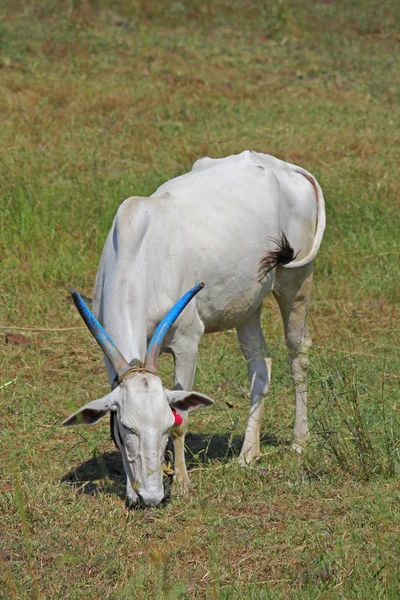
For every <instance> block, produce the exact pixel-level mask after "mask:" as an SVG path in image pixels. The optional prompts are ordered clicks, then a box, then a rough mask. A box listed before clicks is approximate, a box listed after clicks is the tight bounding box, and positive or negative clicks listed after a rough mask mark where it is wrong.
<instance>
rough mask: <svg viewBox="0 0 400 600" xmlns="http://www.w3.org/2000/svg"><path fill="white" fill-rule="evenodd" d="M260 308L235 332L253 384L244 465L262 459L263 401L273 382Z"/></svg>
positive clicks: (241, 461) (242, 451)
mask: <svg viewBox="0 0 400 600" xmlns="http://www.w3.org/2000/svg"><path fill="white" fill-rule="evenodd" d="M260 315H261V306H260V307H259V308H258V309H257V311H256V312H255V313H254V314H253V315H252V316H251V317H250V318H249V319H247V321H246V322H245V323H242V325H240V326H239V327H237V328H236V331H237V336H238V340H239V344H240V349H241V351H242V352H243V355H244V357H245V359H246V361H247V369H248V374H249V380H250V413H249V420H248V422H247V427H246V432H245V436H244V442H243V446H242V450H241V452H240V456H239V462H240V463H241V464H242V465H245V464H247V463H249V462H251V461H252V460H254V459H255V458H257V457H258V456H259V455H260V428H261V419H262V416H263V411H264V398H265V395H266V393H267V391H268V387H269V383H270V380H271V359H270V358H269V351H268V347H267V344H266V343H265V339H264V335H263V332H262V329H261V320H260Z"/></svg>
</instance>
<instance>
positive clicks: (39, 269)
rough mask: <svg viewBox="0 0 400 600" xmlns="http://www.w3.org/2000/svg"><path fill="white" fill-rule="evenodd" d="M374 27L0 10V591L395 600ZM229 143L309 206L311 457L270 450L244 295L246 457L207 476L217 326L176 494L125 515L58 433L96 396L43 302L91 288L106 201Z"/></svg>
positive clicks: (88, 452)
mask: <svg viewBox="0 0 400 600" xmlns="http://www.w3.org/2000/svg"><path fill="white" fill-rule="evenodd" d="M399 19H400V8H399V5H398V3H397V2H394V0H390V1H388V2H381V3H378V2H376V1H371V0H362V1H360V2H348V3H337V2H335V3H334V2H329V0H323V1H321V2H313V3H310V2H304V1H303V2H300V1H295V0H280V1H277V2H270V3H260V2H255V1H253V2H252V1H250V0H245V1H241V2H239V1H236V0H232V1H229V2H228V1H227V0H216V1H215V2H209V1H208V2H203V3H200V2H197V1H195V2H188V0H185V1H184V2H173V3H167V2H163V1H161V0H155V1H154V2H151V3H150V2H142V1H140V0H137V1H135V2H130V3H127V2H122V1H120V2H118V1H114V2H112V1H109V2H105V1H103V0H71V1H70V2H65V3H55V2H49V1H42V2H39V1H30V2H12V3H11V2H4V1H3V2H0V139H1V147H0V255H1V265H0V270H1V272H0V276H1V277H0V282H1V283H0V286H1V293H0V297H1V301H0V325H1V327H2V329H1V330H0V332H1V335H2V340H3V341H2V342H1V344H0V356H1V371H0V373H1V374H0V410H1V413H0V414H1V428H2V435H1V438H0V469H1V479H0V514H1V521H0V523H1V524H0V531H1V537H0V540H1V541H0V549H1V550H3V551H4V552H5V553H7V554H8V555H9V556H10V559H9V560H3V559H2V558H0V567H1V570H2V575H1V577H2V578H3V579H2V581H0V597H1V598H3V597H4V598H11V599H14V598H18V599H19V598H52V599H53V598H71V599H74V598H91V599H93V598H112V599H115V598H116V599H121V600H122V599H128V598H129V599H130V598H137V599H147V598H155V599H171V600H172V599H176V598H210V599H220V598H221V599H224V600H225V599H229V600H230V599H239V598H240V599H241V598H246V599H247V598H248V599H259V598H261V599H264V598H265V599H281V598H301V599H303V598H310V600H311V599H315V598H321V599H328V598H329V599H330V598H335V599H336V598H343V599H345V600H347V599H349V598H362V599H364V598H393V599H395V598H396V599H397V598H398V596H399V589H400V582H399V576H400V565H399V556H400V544H399V533H400V532H399V525H398V524H399V522H400V514H399V513H400V487H399V480H398V471H399V459H400V457H399V453H400V427H399V417H400V415H399V399H400V386H399V371H400V369H399V366H400V353H399V342H398V339H399V317H400V311H399V299H400V298H399V286H398V281H399V276H400V269H399V256H400V244H399V240H400V235H399V231H400V217H399V214H400V210H399V209H400V206H399V197H398V179H399V158H400V153H399V140H400V127H399V123H400V111H399V100H400V91H399V90H400V88H399V85H398V60H397V56H398V52H399V42H400V32H399V27H398V23H399V22H400V21H399ZM246 148H252V149H254V150H258V151H262V152H267V153H270V154H273V155H276V156H278V157H280V158H282V159H284V160H287V161H289V162H294V163H297V164H300V165H301V166H303V167H305V168H307V169H309V170H310V171H311V172H313V173H314V174H315V175H316V176H317V178H318V180H319V181H320V183H321V186H322V188H323V190H324V194H325V198H326V203H327V215H328V228H327V231H326V235H325V238H324V242H323V246H322V248H321V251H320V253H319V255H318V258H317V261H316V274H315V285H314V291H313V302H312V307H311V311H310V317H309V323H310V328H311V331H312V336H313V341H314V346H313V349H312V352H311V366H310V394H309V396H310V424H311V427H312V441H311V444H310V447H309V449H308V451H307V453H306V454H305V456H304V458H302V459H301V460H299V459H298V457H297V456H294V455H293V454H292V453H291V451H290V449H289V447H288V445H287V443H286V442H287V441H288V440H290V435H291V428H292V424H293V414H294V402H293V392H292V388H291V381H290V377H289V372H288V367H287V359H286V353H285V348H284V343H283V340H282V328H281V323H280V318H279V315H278V311H277V309H276V307H275V305H274V304H273V302H272V300H266V302H265V308H264V313H263V328H264V332H265V335H266V338H267V341H268V343H269V346H270V349H271V352H272V357H273V380H272V385H271V389H270V392H269V395H268V398H267V401H266V412H265V418H264V426H263V431H264V433H265V436H266V437H265V440H264V443H263V446H262V453H263V455H262V458H261V459H260V461H259V462H258V463H257V464H256V465H255V466H254V467H251V468H249V469H246V470H242V469H240V468H238V467H237V466H236V464H235V462H234V461H232V454H235V452H237V448H238V444H240V436H242V435H243V432H244V427H245V423H246V419H247V410H248V383H247V375H246V365H245V362H244V359H243V358H242V356H241V354H240V352H239V350H238V347H237V342H236V336H235V334H234V333H233V332H224V333H221V334H218V335H212V336H208V337H206V338H204V339H203V340H202V344H201V351H200V360H199V368H198V372H197V375H196V389H198V390H199V391H202V392H204V393H205V394H208V395H210V396H212V397H214V398H215V399H216V400H217V403H216V405H215V406H214V407H213V408H212V409H210V410H208V411H199V413H196V414H195V415H194V416H193V418H192V419H191V424H190V429H191V432H192V433H191V435H190V436H189V438H188V456H191V460H190V464H191V475H190V477H191V482H192V488H191V492H190V495H189V496H188V497H184V496H180V495H179V494H178V493H177V492H174V493H173V495H172V499H171V501H170V503H169V504H168V505H167V506H166V507H165V508H162V509H157V510H145V511H134V512H131V513H128V512H126V510H125V508H124V505H123V499H122V498H121V489H122V494H123V479H122V465H121V462H120V460H119V456H118V454H117V453H116V452H115V450H114V447H113V445H112V443H111V441H110V440H109V439H108V425H107V423H106V422H104V423H102V424H101V425H99V426H98V427H95V428H93V429H91V428H86V429H84V428H81V429H74V430H68V431H64V430H62V429H61V428H60V426H59V424H60V421H61V420H62V419H63V418H65V416H67V415H68V414H69V413H70V412H71V410H72V409H73V408H74V407H76V406H79V405H82V404H83V403H84V402H87V401H88V400H90V399H93V398H95V397H99V396H101V395H102V394H103V393H105V392H106V391H107V380H106V376H105V371H104V367H103V364H102V358H101V356H100V352H99V350H98V348H97V346H96V344H95V343H94V342H93V341H92V340H91V338H90V336H89V335H88V333H87V331H86V330H85V329H84V328H82V325H81V320H80V317H79V315H78V314H77V313H76V312H75V311H74V310H73V308H72V306H71V305H70V304H69V303H68V302H67V301H66V296H67V295H68V289H69V287H70V286H72V285H74V286H76V287H77V288H78V289H79V290H80V291H82V292H84V293H86V294H87V295H89V296H90V295H91V289H92V285H93V282H94V277H95V273H96V268H97V264H98V261H99V257H100V253H101V249H102V246H103V243H104V240H105V237H106V235H107V232H108V230H109V227H110V225H111V221H112V218H113V215H114V214H115V211H116V209H117V207H118V205H119V204H120V202H121V201H122V200H123V199H124V198H126V197H128V196H129V195H133V194H135V195H140V194H143V195H148V194H150V193H152V191H154V189H155V188H156V187H157V186H158V185H159V184H160V183H162V182H163V181H165V180H167V179H169V178H171V177H173V176H174V175H177V174H179V173H182V172H184V171H185V170H187V169H188V168H190V166H191V164H192V162H193V161H194V160H195V159H196V158H198V157H200V156H204V155H210V156H224V155H227V154H232V153H235V152H240V151H242V150H244V149H246ZM29 327H33V328H38V329H39V330H38V331H32V330H25V329H24V328H29ZM69 328H72V329H69ZM52 329H56V330H57V329H62V331H51V330H52ZM6 331H15V332H19V331H21V332H22V333H24V334H25V335H28V336H29V337H30V338H31V340H32V344H31V346H27V347H25V348H20V347H16V346H11V345H6V344H5V343H4V335H3V334H5V332H6ZM162 366H163V373H164V375H165V377H166V378H167V380H168V381H170V382H171V375H172V366H171V362H170V360H169V359H168V358H165V359H163V361H162ZM8 382H12V383H10V384H9V385H7V386H6V387H1V386H4V384H6V383H8ZM271 438H272V439H274V440H276V441H277V444H275V445H273V444H271V443H268V440H270V439H271Z"/></svg>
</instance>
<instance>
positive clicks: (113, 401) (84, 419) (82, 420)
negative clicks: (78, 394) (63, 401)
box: [62, 387, 121, 427]
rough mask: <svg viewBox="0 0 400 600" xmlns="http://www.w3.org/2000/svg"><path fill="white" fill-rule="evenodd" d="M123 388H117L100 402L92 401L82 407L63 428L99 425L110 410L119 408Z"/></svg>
mask: <svg viewBox="0 0 400 600" xmlns="http://www.w3.org/2000/svg"><path fill="white" fill-rule="evenodd" d="M120 395H121V388H120V387H117V388H115V390H113V391H112V392H110V393H109V394H107V396H104V398H100V399H99V400H92V402H89V403H88V404H85V406H82V408H80V409H79V410H78V411H76V413H74V414H73V415H71V416H70V417H68V419H65V421H63V423H62V426H63V427H66V426H68V425H80V424H84V425H93V423H97V421H100V419H102V418H103V417H104V415H105V414H107V413H108V411H109V410H117V406H118V404H119V402H120Z"/></svg>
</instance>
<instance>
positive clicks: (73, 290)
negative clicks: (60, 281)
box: [69, 287, 78, 296]
mask: <svg viewBox="0 0 400 600" xmlns="http://www.w3.org/2000/svg"><path fill="white" fill-rule="evenodd" d="M69 292H70V294H71V296H73V295H74V294H77V293H78V292H77V291H76V289H75V288H73V287H72V288H70V290H69Z"/></svg>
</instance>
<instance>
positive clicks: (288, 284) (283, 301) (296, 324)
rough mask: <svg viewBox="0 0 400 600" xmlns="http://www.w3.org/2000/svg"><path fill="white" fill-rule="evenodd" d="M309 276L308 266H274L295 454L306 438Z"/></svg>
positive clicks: (307, 437) (309, 265)
mask: <svg viewBox="0 0 400 600" xmlns="http://www.w3.org/2000/svg"><path fill="white" fill-rule="evenodd" d="M312 276H313V264H312V263H310V264H308V265H306V266H305V267H301V268H299V269H290V270H289V269H284V268H282V267H278V269H277V271H276V288H275V290H274V296H275V298H276V299H277V301H278V304H279V308H280V311H281V314H282V319H283V326H284V331H285V341H286V345H287V348H288V350H289V363H290V370H291V374H292V378H293V383H294V388H295V396H296V415H295V422H294V429H293V435H294V444H293V447H294V449H295V450H297V452H299V453H300V452H301V451H302V449H303V447H304V445H305V444H306V442H307V441H308V439H309V437H310V433H309V430H308V422H307V367H308V357H307V353H308V350H309V349H310V348H311V344H312V342H311V337H310V334H309V332H308V328H307V323H306V319H307V312H308V307H309V304H310V297H311V287H312Z"/></svg>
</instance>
